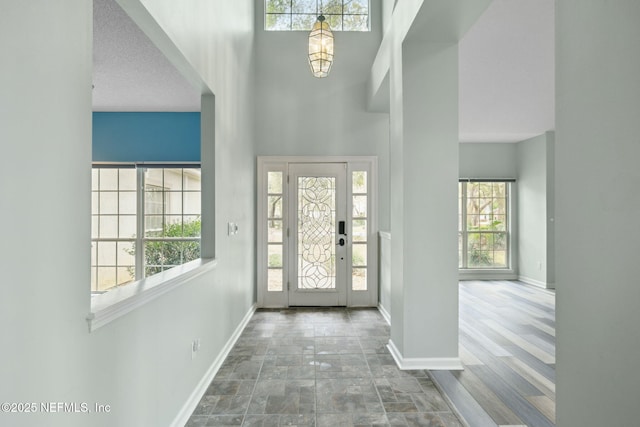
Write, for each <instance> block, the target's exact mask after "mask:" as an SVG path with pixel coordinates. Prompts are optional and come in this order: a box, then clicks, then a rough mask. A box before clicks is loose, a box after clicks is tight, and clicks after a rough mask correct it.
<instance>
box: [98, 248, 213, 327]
mask: <svg viewBox="0 0 640 427" xmlns="http://www.w3.org/2000/svg"><path fill="white" fill-rule="evenodd" d="M216 264H217V261H216V260H215V259H212V258H210V259H197V260H193V261H190V262H188V263H186V264H183V265H180V266H178V267H174V268H172V269H170V270H166V271H163V272H162V273H158V274H154V275H153V276H151V277H147V278H145V279H142V280H139V281H137V282H134V283H130V284H128V285H125V286H120V287H118V288H115V289H112V290H110V291H108V292H105V293H103V294H93V295H92V296H91V313H89V315H88V316H87V322H88V323H89V332H92V331H95V330H96V329H98V328H101V327H102V326H104V325H107V324H109V323H110V322H113V321H114V320H116V319H118V318H119V317H121V316H124V315H125V314H127V313H129V312H131V311H133V310H135V309H136V308H138V307H141V306H143V305H144V304H146V303H148V302H149V301H152V300H154V299H156V298H158V297H159V296H161V295H164V294H166V293H167V292H169V291H171V290H173V289H175V288H177V287H178V286H182V285H183V284H185V283H186V282H188V281H189V280H191V279H194V278H196V277H198V276H200V275H202V274H204V273H206V272H207V271H210V270H213V269H214V268H215V267H216Z"/></svg>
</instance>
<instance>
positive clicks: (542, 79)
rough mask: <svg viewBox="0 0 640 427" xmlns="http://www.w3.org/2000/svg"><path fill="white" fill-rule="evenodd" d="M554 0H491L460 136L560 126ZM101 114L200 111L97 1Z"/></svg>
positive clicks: (480, 29) (463, 95)
mask: <svg viewBox="0 0 640 427" xmlns="http://www.w3.org/2000/svg"><path fill="white" fill-rule="evenodd" d="M554 7H555V0H493V2H492V4H491V5H490V6H489V8H488V9H487V11H486V12H485V14H484V15H483V16H482V17H480V19H479V20H478V22H477V23H476V24H475V25H474V26H473V27H472V28H471V30H470V31H469V32H468V33H467V34H466V35H465V37H464V39H463V40H462V41H461V43H460V140H461V141H465V142H482V141H491V142H514V141H521V140H524V139H527V138H530V137H533V136H536V135H540V134H542V133H544V132H545V131H547V130H553V129H554V128H555V122H554V120H555V119H554V117H555V110H554V105H555V92H554V84H555V83H554V67H555V63H554ZM93 79H94V80H93V82H94V85H95V88H94V90H93V104H94V110H95V111H199V110H200V95H199V91H197V90H196V89H194V88H193V87H192V86H191V85H189V83H187V81H186V80H185V79H184V78H183V77H182V76H181V75H180V74H179V72H178V71H177V70H176V69H175V68H174V67H173V66H172V65H171V63H170V62H169V61H168V60H167V59H166V58H165V56H164V55H163V54H162V53H161V52H160V51H159V50H158V49H157V48H156V47H155V46H154V45H153V43H152V42H151V41H150V40H149V39H148V38H147V37H146V36H145V35H144V34H143V33H142V31H141V30H140V29H139V28H138V26H137V25H136V24H134V23H133V21H131V19H130V18H129V17H128V16H127V15H126V13H125V12H124V11H123V10H122V9H121V8H120V6H119V5H118V4H117V3H116V2H115V0H94V77H93Z"/></svg>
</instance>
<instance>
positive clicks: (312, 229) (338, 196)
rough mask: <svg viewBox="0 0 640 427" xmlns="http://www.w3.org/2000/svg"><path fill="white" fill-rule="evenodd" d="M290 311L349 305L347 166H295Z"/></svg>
mask: <svg viewBox="0 0 640 427" xmlns="http://www.w3.org/2000/svg"><path fill="white" fill-rule="evenodd" d="M289 177H290V191H291V193H290V194H291V196H290V197H291V200H292V203H291V218H292V219H293V218H295V220H293V221H291V224H292V225H293V227H292V228H293V229H292V230H291V231H292V232H291V240H292V243H293V244H292V245H291V250H292V253H293V257H292V259H293V260H295V262H292V263H291V267H292V270H293V269H295V271H289V304H290V305H313V306H319V305H345V304H346V271H347V270H346V269H347V265H346V253H347V244H346V241H347V235H346V230H345V226H344V224H345V221H346V191H345V178H346V165H345V164H343V163H324V164H318V163H314V164H304V163H300V164H291V165H290V166H289Z"/></svg>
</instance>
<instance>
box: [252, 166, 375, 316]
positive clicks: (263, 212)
mask: <svg viewBox="0 0 640 427" xmlns="http://www.w3.org/2000/svg"><path fill="white" fill-rule="evenodd" d="M293 163H309V164H313V163H343V164H346V167H347V183H348V185H347V186H346V187H347V213H348V217H347V218H348V220H347V230H348V231H349V232H348V235H349V236H351V235H352V233H351V230H352V220H351V218H352V213H353V201H354V193H353V185H352V177H353V173H354V172H360V171H365V172H366V177H367V178H366V196H367V197H366V198H367V202H366V206H367V208H366V209H367V211H366V212H367V215H366V221H365V223H366V242H367V243H366V267H365V269H366V282H365V283H366V290H354V289H353V285H352V284H353V280H352V279H353V274H352V271H353V270H352V268H353V265H352V261H353V253H352V247H351V246H352V245H349V250H348V252H347V260H348V266H347V271H348V273H347V297H346V306H347V307H376V306H377V305H378V287H379V285H378V238H377V236H378V221H377V217H378V159H377V157H375V156H258V157H257V191H256V193H257V204H256V207H257V209H256V216H257V218H256V228H257V242H256V244H257V250H256V253H257V260H256V266H257V274H256V278H257V283H256V285H257V296H258V307H265V308H286V307H289V305H290V304H289V292H288V291H287V288H288V284H290V283H291V280H292V279H291V278H290V277H289V271H291V268H290V263H291V262H293V261H292V260H290V259H288V258H289V256H288V254H289V252H290V251H289V245H290V241H291V239H293V236H289V237H287V230H288V229H290V228H291V225H290V224H289V221H290V220H289V215H288V214H287V212H289V197H288V194H289V191H288V189H287V186H288V185H290V184H287V183H286V180H287V175H288V170H289V165H290V164H293ZM270 172H271V173H275V175H272V176H278V174H281V175H280V176H281V177H282V188H281V189H279V190H277V189H276V190H274V189H273V188H272V189H271V193H269V191H270V190H269V188H268V176H269V173H270ZM273 191H280V192H279V193H276V194H279V195H280V196H281V197H282V206H281V207H280V208H279V209H280V212H282V218H277V219H275V220H273V218H271V219H270V216H269V194H272V197H273V195H274V193H273ZM357 196H358V194H356V197H357ZM272 200H273V198H272ZM271 209H272V210H273V207H272V208H271ZM274 221H275V222H280V221H281V224H279V226H281V227H282V231H281V236H282V241H281V242H277V239H278V238H279V237H276V240H273V237H272V238H271V239H272V243H271V245H270V244H269V241H268V239H269V229H270V228H269V227H268V224H269V223H271V224H272V227H273V223H274ZM271 230H272V232H273V228H272V229H271ZM279 235H280V234H278V236H279ZM274 241H275V243H273V242H274ZM270 246H271V248H272V249H275V251H272V256H273V253H274V252H275V253H276V258H275V259H276V260H277V254H280V256H281V264H275V265H276V267H275V268H274V267H273V266H274V264H273V261H272V263H271V264H269V259H270V258H269V247H270ZM279 246H280V248H279ZM276 262H277V261H276ZM270 265H271V267H270ZM279 270H281V271H279ZM270 274H271V275H273V277H272V281H273V280H274V278H275V279H276V280H275V283H276V284H275V285H272V289H271V290H269V289H268V282H269V275H270ZM279 275H281V276H279ZM279 277H282V282H281V283H280V282H279V280H280V278H279Z"/></svg>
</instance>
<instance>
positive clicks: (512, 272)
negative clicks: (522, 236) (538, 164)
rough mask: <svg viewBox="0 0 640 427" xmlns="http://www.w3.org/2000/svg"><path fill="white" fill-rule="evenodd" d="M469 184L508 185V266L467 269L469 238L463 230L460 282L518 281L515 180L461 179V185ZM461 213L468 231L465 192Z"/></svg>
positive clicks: (463, 225) (464, 227)
mask: <svg viewBox="0 0 640 427" xmlns="http://www.w3.org/2000/svg"><path fill="white" fill-rule="evenodd" d="M469 182H472V183H473V182H488V183H492V182H500V183H506V184H507V191H506V198H507V210H506V216H507V228H506V234H507V251H506V252H507V253H506V256H507V266H506V267H486V268H476V267H470V268H469V267H466V265H468V264H467V263H466V257H467V253H466V252H467V251H466V248H467V238H466V232H462V230H458V233H461V232H462V248H463V251H462V256H463V257H464V261H463V264H462V266H461V267H459V269H458V272H459V278H460V280H474V279H479V280H482V279H485V280H492V279H495V280H516V279H517V278H518V277H517V274H516V271H517V253H516V250H517V212H516V206H517V202H516V197H517V186H516V180H515V179H505V178H460V180H459V183H469ZM461 209H462V210H461V212H459V215H461V216H462V228H463V230H464V229H466V193H464V192H463V200H462V203H461Z"/></svg>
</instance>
